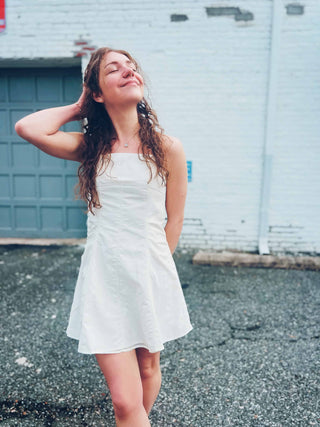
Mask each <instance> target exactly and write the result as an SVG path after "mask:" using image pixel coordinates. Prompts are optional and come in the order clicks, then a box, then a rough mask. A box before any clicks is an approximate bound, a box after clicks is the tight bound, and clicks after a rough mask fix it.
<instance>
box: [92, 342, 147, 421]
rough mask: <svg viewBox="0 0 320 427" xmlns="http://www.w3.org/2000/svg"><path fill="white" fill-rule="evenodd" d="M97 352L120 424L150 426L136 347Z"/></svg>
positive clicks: (116, 417)
mask: <svg viewBox="0 0 320 427" xmlns="http://www.w3.org/2000/svg"><path fill="white" fill-rule="evenodd" d="M95 356H96V359H97V362H98V364H99V366H100V368H101V371H102V372H103V375H104V377H105V379H106V381H107V384H108V387H109V390H110V394H111V399H112V404H113V408H114V412H115V419H116V425H117V427H148V426H150V422H149V419H148V415H147V412H146V410H145V408H144V406H143V388H142V382H141V377H140V371H139V365H138V361H137V356H136V352H135V350H131V351H126V352H122V353H113V354H96V355H95Z"/></svg>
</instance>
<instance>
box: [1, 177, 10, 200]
mask: <svg viewBox="0 0 320 427" xmlns="http://www.w3.org/2000/svg"><path fill="white" fill-rule="evenodd" d="M10 196H11V191H10V179H9V176H8V175H0V198H2V199H3V198H6V199H7V198H9V197H10Z"/></svg>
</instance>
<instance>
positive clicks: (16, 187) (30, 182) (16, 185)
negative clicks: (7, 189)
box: [12, 174, 37, 200]
mask: <svg viewBox="0 0 320 427" xmlns="http://www.w3.org/2000/svg"><path fill="white" fill-rule="evenodd" d="M12 181H13V198H14V199H16V198H18V199H34V200H35V199H36V197H37V179H36V176H35V175H31V174H29V175H20V174H19V175H13V177H12Z"/></svg>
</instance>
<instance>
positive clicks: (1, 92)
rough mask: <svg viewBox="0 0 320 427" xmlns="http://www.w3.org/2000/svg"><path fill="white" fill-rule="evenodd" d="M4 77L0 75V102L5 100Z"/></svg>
mask: <svg viewBox="0 0 320 427" xmlns="http://www.w3.org/2000/svg"><path fill="white" fill-rule="evenodd" d="M6 87H7V84H6V78H5V77H1V76H0V102H5V101H6V98H7V96H6V92H7V91H6Z"/></svg>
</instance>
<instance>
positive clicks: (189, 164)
mask: <svg viewBox="0 0 320 427" xmlns="http://www.w3.org/2000/svg"><path fill="white" fill-rule="evenodd" d="M187 168H188V182H191V181H192V161H191V160H188V161H187Z"/></svg>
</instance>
